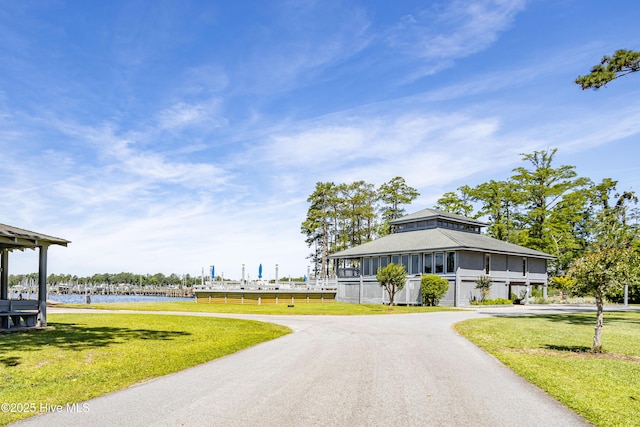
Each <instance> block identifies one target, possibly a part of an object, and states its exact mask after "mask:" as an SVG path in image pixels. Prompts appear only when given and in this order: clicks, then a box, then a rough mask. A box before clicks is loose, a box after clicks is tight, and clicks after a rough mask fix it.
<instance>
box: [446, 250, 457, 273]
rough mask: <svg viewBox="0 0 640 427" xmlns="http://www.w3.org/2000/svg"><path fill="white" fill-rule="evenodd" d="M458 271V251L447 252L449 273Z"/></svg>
mask: <svg viewBox="0 0 640 427" xmlns="http://www.w3.org/2000/svg"><path fill="white" fill-rule="evenodd" d="M455 271H456V253H455V252H447V273H455Z"/></svg>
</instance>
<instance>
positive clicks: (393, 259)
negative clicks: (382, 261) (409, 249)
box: [391, 255, 400, 265]
mask: <svg viewBox="0 0 640 427" xmlns="http://www.w3.org/2000/svg"><path fill="white" fill-rule="evenodd" d="M391 262H392V263H394V264H395V265H398V264H400V257H399V256H398V255H393V256H392V257H391Z"/></svg>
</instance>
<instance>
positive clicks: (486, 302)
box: [471, 298, 513, 305]
mask: <svg viewBox="0 0 640 427" xmlns="http://www.w3.org/2000/svg"><path fill="white" fill-rule="evenodd" d="M509 304H513V301H511V300H510V299H506V298H496V299H485V300H482V301H472V302H471V305H509Z"/></svg>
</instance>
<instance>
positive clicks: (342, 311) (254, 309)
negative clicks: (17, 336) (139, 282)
mask: <svg viewBox="0 0 640 427" xmlns="http://www.w3.org/2000/svg"><path fill="white" fill-rule="evenodd" d="M67 307H77V308H99V309H103V310H144V311H187V312H204V313H238V314H291V315H293V314H297V315H339V316H345V315H364V314H398V313H424V312H429V311H450V310H457V309H456V308H453V307H414V306H394V307H393V308H392V309H391V310H390V309H389V306H386V305H382V304H347V303H342V302H329V303H300V304H295V306H294V307H287V305H286V304H270V305H255V304H253V305H252V304H208V303H197V302H195V301H194V302H189V301H184V302H141V303H103V304H89V305H86V304H75V305H67Z"/></svg>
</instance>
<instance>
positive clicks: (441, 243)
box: [329, 211, 555, 259]
mask: <svg viewBox="0 0 640 427" xmlns="http://www.w3.org/2000/svg"><path fill="white" fill-rule="evenodd" d="M420 212H422V211H420ZM463 218H464V217H463ZM446 250H468V251H476V252H488V253H500V254H507V255H516V256H527V257H532V258H545V259H554V258H555V257H554V256H553V255H549V254H546V253H544V252H540V251H536V250H534V249H529V248H525V247H523V246H519V245H514V244H513V243H507V242H503V241H502V240H498V239H494V238H493V237H489V236H485V235H483V234H477V233H471V232H467V231H459V230H450V229H444V228H430V229H426V230H415V231H406V232H402V233H394V234H389V235H387V236H383V237H381V238H379V239H376V240H372V241H371V242H367V243H364V244H362V245H359V246H356V247H353V248H349V249H345V250H343V251H340V252H337V253H335V254H332V255H330V256H329V258H359V257H362V256H375V255H391V254H400V253H411V252H412V253H416V252H431V251H446Z"/></svg>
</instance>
